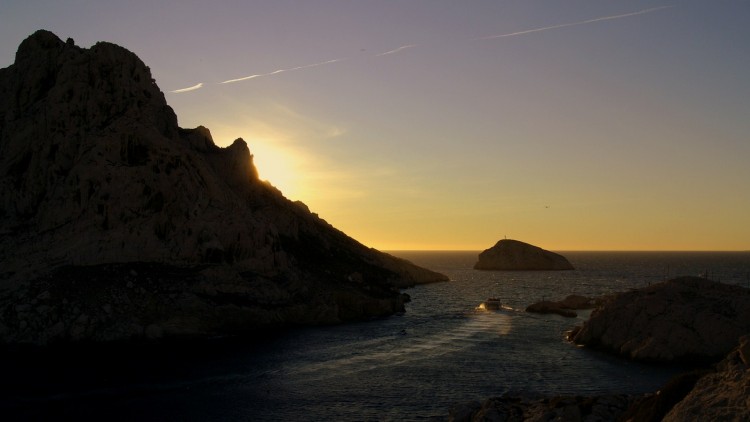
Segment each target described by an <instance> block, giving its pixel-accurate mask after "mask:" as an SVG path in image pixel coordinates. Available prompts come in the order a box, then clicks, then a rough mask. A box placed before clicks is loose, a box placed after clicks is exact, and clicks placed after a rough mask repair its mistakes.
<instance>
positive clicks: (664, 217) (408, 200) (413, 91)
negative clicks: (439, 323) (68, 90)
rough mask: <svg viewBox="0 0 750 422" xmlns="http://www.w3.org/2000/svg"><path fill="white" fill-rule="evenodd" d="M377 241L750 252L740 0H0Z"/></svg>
mask: <svg viewBox="0 0 750 422" xmlns="http://www.w3.org/2000/svg"><path fill="white" fill-rule="evenodd" d="M37 29H48V30H50V31H52V32H54V33H55V34H57V36H59V37H60V38H61V39H63V40H65V39H66V38H73V39H74V40H75V42H76V44H77V45H79V46H82V47H86V48H88V47H90V46H92V45H93V44H94V43H95V42H96V41H110V42H114V43H116V44H120V45H122V46H124V47H126V48H128V49H129V50H131V51H133V52H134V53H136V54H137V55H138V56H139V57H140V58H141V59H142V60H143V61H144V62H145V63H146V64H147V65H148V66H149V67H150V68H151V71H152V73H153V76H154V78H155V79H156V82H157V84H158V85H159V86H160V87H161V89H162V91H164V92H165V95H166V98H167V101H168V102H169V104H170V105H171V106H172V107H173V108H174V110H175V112H176V113H177V116H178V119H179V123H180V126H182V127H195V126H198V125H203V126H206V127H208V128H209V129H210V130H211V132H212V134H213V137H214V140H215V141H216V143H217V144H218V145H220V146H226V145H229V144H230V143H231V142H232V141H233V140H234V139H235V138H238V137H241V138H243V139H245V140H246V141H247V142H248V144H249V147H250V150H251V152H252V153H253V154H254V155H255V163H256V165H257V167H258V169H259V172H260V175H261V178H263V179H267V180H269V181H270V182H271V183H272V184H274V185H275V186H277V187H278V188H279V189H280V190H281V191H282V192H283V193H284V194H285V195H286V196H287V197H288V198H290V199H293V200H301V201H303V202H305V203H306V204H307V205H308V206H309V207H310V209H311V210H312V211H313V212H317V213H318V214H319V215H320V216H321V217H322V218H324V219H326V220H327V221H328V222H330V223H331V224H333V225H334V226H336V227H337V228H339V229H341V230H343V231H344V232H346V233H347V234H349V235H351V236H352V237H354V238H356V239H358V240H359V241H361V242H362V243H364V244H366V245H368V246H372V247H375V248H378V249H385V250H398V249H453V250H455V249H472V250H480V249H485V248H488V247H490V246H492V245H493V244H494V243H495V242H496V241H497V240H498V239H501V238H503V237H504V236H507V237H508V238H514V239H518V240H523V241H526V242H529V243H533V244H536V245H538V246H541V247H544V248H547V249H553V250H562V251H564V250H600V249H601V250H750V2H749V1H741V0H735V1H731V0H727V1H708V0H703V1H695V0H687V1H684V0H681V1H679V2H676V1H674V2H671V3H669V2H661V1H604V0H565V1H563V0H515V1H502V0H485V1H453V0H450V1H438V0H408V1H407V0H404V1H391V0H388V1H386V0H384V1H356V0H331V1H319V0H306V1H302V0H298V1H284V0H273V1H212V2H208V1H121V0H120V1H35V0H4V1H3V2H2V3H0V67H7V66H9V65H10V64H12V62H13V60H14V55H15V52H16V49H17V47H18V44H19V43H20V42H21V41H22V40H23V39H24V38H26V37H27V36H28V35H30V34H31V33H33V32H34V31H35V30H37Z"/></svg>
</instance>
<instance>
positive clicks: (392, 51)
mask: <svg viewBox="0 0 750 422" xmlns="http://www.w3.org/2000/svg"><path fill="white" fill-rule="evenodd" d="M416 46H417V45H416V44H407V45H402V46H401V47H399V48H396V49H393V50H390V51H386V52H385V53H380V54H376V55H375V57H380V56H387V55H389V54H396V53H398V52H399V51H404V50H406V49H407V48H413V47H416Z"/></svg>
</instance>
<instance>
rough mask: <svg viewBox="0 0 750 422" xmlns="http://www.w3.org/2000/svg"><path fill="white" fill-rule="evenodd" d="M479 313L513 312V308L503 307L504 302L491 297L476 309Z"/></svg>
mask: <svg viewBox="0 0 750 422" xmlns="http://www.w3.org/2000/svg"><path fill="white" fill-rule="evenodd" d="M476 309H477V310H478V311H512V310H513V308H511V307H510V306H508V305H503V304H502V302H500V299H498V298H494V297H491V298H489V299H487V300H485V301H484V302H482V303H480V304H479V306H477V307H476Z"/></svg>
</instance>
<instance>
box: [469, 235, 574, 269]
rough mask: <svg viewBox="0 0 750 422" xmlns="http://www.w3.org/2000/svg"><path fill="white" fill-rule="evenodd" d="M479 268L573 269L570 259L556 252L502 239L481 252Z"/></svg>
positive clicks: (477, 266)
mask: <svg viewBox="0 0 750 422" xmlns="http://www.w3.org/2000/svg"><path fill="white" fill-rule="evenodd" d="M474 269H477V270H510V271H547V270H572V269H574V268H573V265H571V264H570V262H568V260H567V259H566V258H565V257H564V256H562V255H560V254H556V253H554V252H550V251H548V250H545V249H542V248H540V247H538V246H534V245H530V244H528V243H524V242H521V241H518V240H513V239H502V240H500V241H498V242H497V243H496V244H495V246H493V247H491V248H489V249H486V250H485V251H483V252H482V253H480V254H479V260H478V261H477V263H476V264H474Z"/></svg>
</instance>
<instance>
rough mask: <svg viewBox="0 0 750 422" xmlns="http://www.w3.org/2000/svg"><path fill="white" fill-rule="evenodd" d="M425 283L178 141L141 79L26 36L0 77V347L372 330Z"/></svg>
mask: <svg viewBox="0 0 750 422" xmlns="http://www.w3.org/2000/svg"><path fill="white" fill-rule="evenodd" d="M444 280H447V278H446V277H445V276H443V275H441V274H437V273H434V272H431V271H429V270H426V269H423V268H420V267H417V266H414V265H413V264H411V263H409V262H407V261H404V260H401V259H398V258H395V257H392V256H390V255H387V254H384V253H381V252H378V251H376V250H373V249H369V248H367V247H365V246H363V245H361V244H360V243H358V242H356V241H355V240H353V239H351V238H350V237H348V236H346V235H345V234H344V233H342V232H340V231H338V230H336V229H335V228H333V227H332V226H330V225H329V224H327V223H326V222H325V221H324V220H322V219H320V218H318V217H317V216H316V215H315V214H312V213H310V211H309V210H308V209H307V207H305V206H304V205H302V204H300V203H293V202H291V201H289V200H287V199H286V198H285V197H284V196H283V195H282V194H281V193H280V192H279V191H278V190H277V189H275V188H274V187H272V186H271V185H269V184H268V183H266V182H262V181H261V180H259V179H258V175H257V172H256V170H255V167H254V165H253V156H252V155H251V154H250V151H249V149H248V146H247V145H246V143H245V142H244V141H243V140H242V139H237V140H235V141H234V143H233V144H232V145H231V146H229V147H227V148H219V147H217V146H216V145H215V144H214V141H213V139H212V138H211V134H210V132H209V131H208V129H206V128H203V127H198V128H196V129H182V128H180V127H178V125H177V117H176V116H175V113H174V112H173V110H172V109H171V108H170V107H169V106H168V105H167V103H166V101H165V98H164V95H163V93H162V92H161V91H160V90H159V88H158V87H157V85H156V83H155V81H154V80H153V78H152V77H151V74H150V71H149V69H148V67H146V66H145V65H144V64H143V62H141V60H140V59H139V58H138V57H137V56H136V55H135V54H133V53H131V52H130V51H128V50H126V49H124V48H122V47H119V46H116V45H114V44H109V43H104V42H100V43H97V44H96V45H94V46H93V47H91V48H90V49H84V48H80V47H77V46H76V45H75V44H74V43H73V41H72V40H70V39H69V40H68V41H67V42H63V41H61V40H60V39H59V38H58V37H57V36H55V35H54V34H52V33H50V32H47V31H38V32H36V33H35V34H33V35H32V36H30V37H29V38H27V39H26V40H24V41H23V43H22V44H21V45H20V47H19V49H18V52H17V54H16V60H15V63H14V64H13V65H11V66H10V67H8V68H5V69H0V342H9V343H23V342H31V343H42V344H43V343H49V342H54V341H71V340H118V339H129V338H134V337H135V338H138V337H169V336H183V335H185V336H212V335H222V334H231V333H237V332H243V331H247V330H252V329H257V328H267V327H275V326H283V325H287V324H290V323H301V324H313V323H335V322H341V321H345V320H350V319H360V318H367V317H371V316H379V315H387V314H391V313H393V312H396V311H399V310H402V309H403V302H404V300H406V299H407V297H405V295H402V294H401V293H400V292H399V291H398V287H407V286H412V285H414V284H415V283H424V282H433V281H444Z"/></svg>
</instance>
